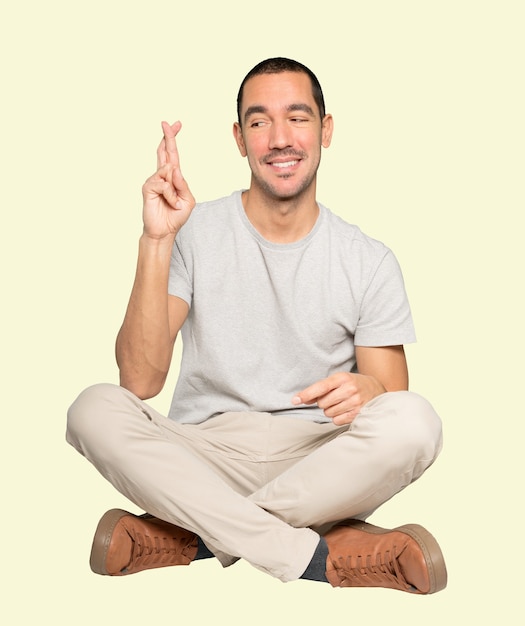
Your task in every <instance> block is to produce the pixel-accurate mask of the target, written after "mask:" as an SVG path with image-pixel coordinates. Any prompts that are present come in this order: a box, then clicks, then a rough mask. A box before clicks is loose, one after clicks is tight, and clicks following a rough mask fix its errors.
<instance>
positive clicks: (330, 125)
mask: <svg viewBox="0 0 525 626" xmlns="http://www.w3.org/2000/svg"><path fill="white" fill-rule="evenodd" d="M333 132H334V119H333V117H332V116H331V115H330V114H329V113H328V114H327V115H325V116H324V118H323V122H322V127H321V145H322V146H323V148H328V146H329V145H330V144H331V143H332V134H333Z"/></svg>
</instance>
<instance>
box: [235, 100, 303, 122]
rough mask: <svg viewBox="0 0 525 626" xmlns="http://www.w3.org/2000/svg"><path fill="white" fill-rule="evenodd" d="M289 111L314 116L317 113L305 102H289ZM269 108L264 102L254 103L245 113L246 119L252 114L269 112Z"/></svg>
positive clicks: (287, 108)
mask: <svg viewBox="0 0 525 626" xmlns="http://www.w3.org/2000/svg"><path fill="white" fill-rule="evenodd" d="M286 110H287V111H288V113H293V112H294V111H303V113H307V114H308V115H311V116H312V117H315V113H314V111H313V109H312V107H311V106H310V105H308V104H306V103H304V102H296V103H294V104H289V105H288V106H287V107H286ZM267 112H268V109H267V108H266V107H265V106H263V105H262V104H254V105H252V106H250V107H248V108H247V109H246V112H245V113H244V121H245V122H246V121H247V120H248V118H249V117H250V116H251V115H255V114H257V113H263V114H264V113H267Z"/></svg>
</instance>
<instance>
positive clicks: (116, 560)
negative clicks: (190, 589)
mask: <svg viewBox="0 0 525 626" xmlns="http://www.w3.org/2000/svg"><path fill="white" fill-rule="evenodd" d="M196 554H197V535H195V534H194V533H192V532H190V531H188V530H184V529H183V528H179V527H178V526H174V525H173V524H168V522H163V521H162V520H160V519H157V518H156V517H152V516H149V515H146V516H143V517H138V516H136V515H133V514H132V513H128V512H127V511H122V510H121V509H112V510H111V511H108V512H107V513H105V514H104V515H103V516H102V518H101V520H100V522H99V523H98V526H97V530H96V532H95V536H94V538H93V546H92V548H91V557H90V560H89V564H90V566H91V569H92V570H93V571H94V572H95V574H102V575H105V576H125V575H127V574H135V573H137V572H141V571H143V570H146V569H153V568H155V567H167V566H168V565H189V564H190V563H191V561H192V560H193V559H194V558H195V555H196Z"/></svg>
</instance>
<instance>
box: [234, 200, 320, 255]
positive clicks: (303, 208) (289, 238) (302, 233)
mask: <svg viewBox="0 0 525 626" xmlns="http://www.w3.org/2000/svg"><path fill="white" fill-rule="evenodd" d="M242 203H243V206H244V210H245V212H246V216H247V217H248V219H249V220H250V222H251V224H252V226H253V227H254V228H255V229H256V230H257V231H258V232H259V233H260V234H261V235H262V236H263V237H264V238H265V239H266V240H267V241H271V242H273V243H293V242H294V241H299V240H300V239H304V237H306V236H307V235H308V233H309V232H310V231H311V230H312V228H313V227H314V226H315V223H316V221H317V218H318V217H319V206H318V204H317V202H316V200H315V196H313V197H309V198H304V197H300V198H292V199H286V200H281V199H276V200H273V201H272V200H269V199H268V198H262V197H261V196H260V194H257V193H254V191H253V189H249V190H247V191H245V192H243V194H242Z"/></svg>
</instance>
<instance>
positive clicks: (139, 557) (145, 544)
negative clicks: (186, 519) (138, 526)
mask: <svg viewBox="0 0 525 626" xmlns="http://www.w3.org/2000/svg"><path fill="white" fill-rule="evenodd" d="M133 540H134V545H133V561H134V562H135V564H138V563H139V562H143V563H148V564H149V565H150V566H151V565H153V564H166V565H169V564H170V563H172V562H177V563H178V562H179V561H180V558H181V557H185V556H186V552H187V550H188V548H189V547H190V544H191V542H192V538H191V536H190V535H188V537H172V536H170V535H164V534H163V535H158V534H144V533H141V532H135V533H134V537H133Z"/></svg>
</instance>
